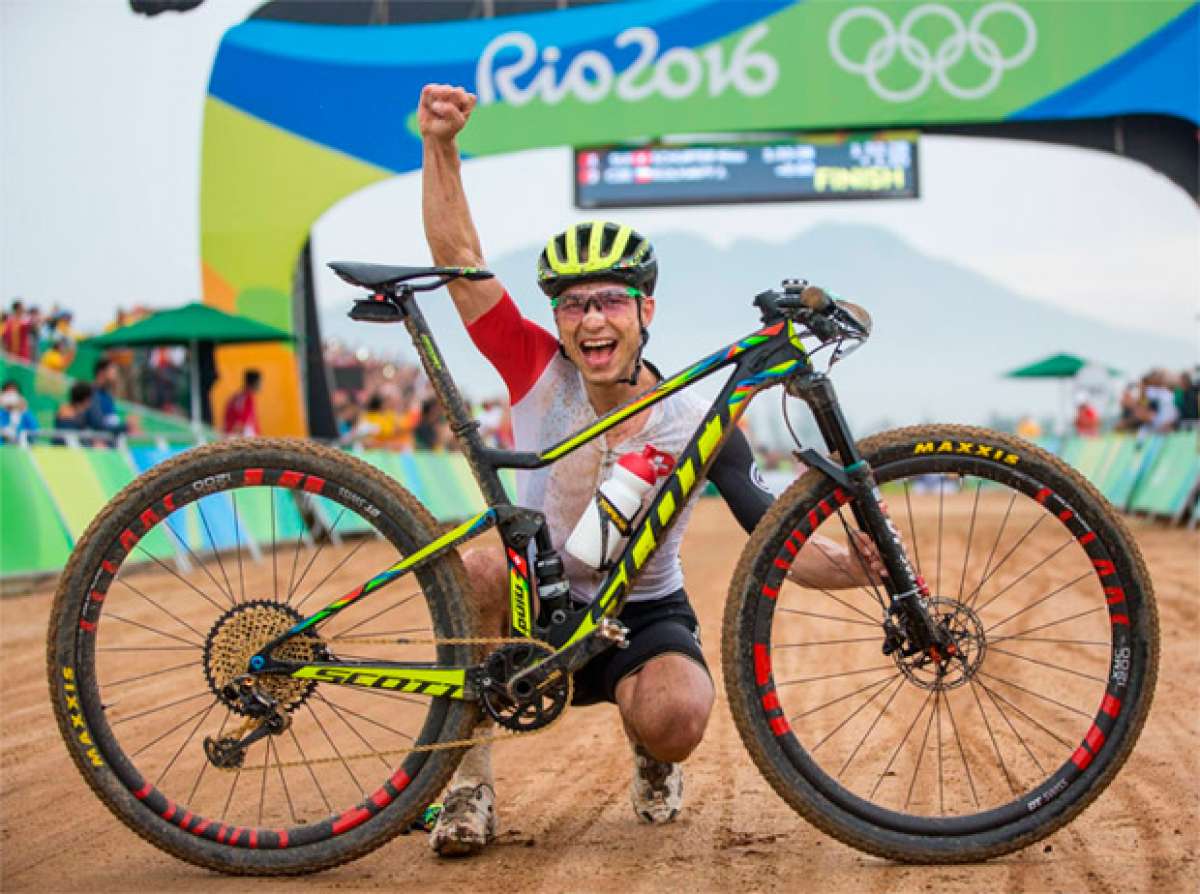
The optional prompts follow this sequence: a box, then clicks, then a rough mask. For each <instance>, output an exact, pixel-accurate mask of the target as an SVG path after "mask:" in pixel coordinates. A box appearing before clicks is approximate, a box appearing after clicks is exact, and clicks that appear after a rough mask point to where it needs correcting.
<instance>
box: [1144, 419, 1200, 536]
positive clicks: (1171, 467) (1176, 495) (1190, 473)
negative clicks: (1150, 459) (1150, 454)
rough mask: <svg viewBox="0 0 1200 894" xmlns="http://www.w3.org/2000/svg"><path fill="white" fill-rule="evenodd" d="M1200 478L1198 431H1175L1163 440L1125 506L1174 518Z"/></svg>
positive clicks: (1179, 513)
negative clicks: (1151, 464)
mask: <svg viewBox="0 0 1200 894" xmlns="http://www.w3.org/2000/svg"><path fill="white" fill-rule="evenodd" d="M1197 481H1200V434H1197V433H1196V432H1179V433H1177V434H1173V435H1167V436H1166V437H1165V438H1164V439H1163V446H1162V450H1160V451H1159V452H1158V456H1157V458H1156V459H1155V460H1154V465H1153V466H1152V467H1151V468H1150V469H1149V471H1148V472H1147V473H1146V475H1145V477H1144V478H1143V479H1142V481H1141V482H1140V483H1139V484H1138V486H1137V489H1136V490H1135V491H1134V494H1133V497H1132V499H1131V500H1130V502H1129V508H1130V509H1131V510H1133V511H1134V512H1148V513H1151V514H1154V515H1165V516H1168V517H1170V518H1176V517H1178V516H1180V515H1182V513H1183V510H1184V508H1185V506H1186V505H1187V499H1188V497H1190V496H1191V495H1192V490H1193V488H1195V487H1196V483H1197Z"/></svg>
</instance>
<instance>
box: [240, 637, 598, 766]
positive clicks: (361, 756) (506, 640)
mask: <svg viewBox="0 0 1200 894" xmlns="http://www.w3.org/2000/svg"><path fill="white" fill-rule="evenodd" d="M294 639H295V640H308V641H310V642H318V643H320V644H321V645H326V644H327V642H329V641H326V640H324V639H321V638H320V637H295V638H294ZM331 641H332V642H336V641H337V637H334V638H333V640H331ZM353 643H354V645H356V646H359V645H383V646H394V645H397V644H403V645H406V646H409V645H418V646H424V645H431V646H482V645H495V646H501V645H508V644H511V643H520V644H523V645H529V644H531V643H532V644H534V645H539V646H543V647H544V648H545V649H546V650H547V651H549V652H553V651H554V649H553V647H552V646H550V644H549V643H545V642H543V641H542V640H539V639H533V638H532V637H524V636H508V637H481V636H480V637H452V638H448V639H407V638H406V639H402V640H401V639H384V638H379V639H376V638H363V639H360V638H358V637H355V638H354V639H353ZM574 689H575V682H574V678H573V677H572V676H571V675H569V674H568V675H567V708H564V709H563V711H562V712H561V713H559V715H558V716H557V717H555V718H554V719H553V720H551V721H550V722H549V723H547V724H546V725H545V726H543V727H540V728H539V729H535V730H526V731H522V730H509V731H507V732H506V733H504V734H499V735H498V734H496V733H493V734H492V735H489V736H474V737H472V738H468V739H453V740H451V741H449V742H434V743H432V744H429V745H413V746H410V747H407V748H388V749H385V750H383V751H365V752H360V753H358V754H346V755H338V756H335V757H320V758H314V759H311V760H298V761H279V760H276V761H275V762H274V763H272V764H270V765H269V766H273V767H279V768H280V769H283V768H285V767H312V766H320V765H322V764H332V763H342V762H349V761H354V760H369V759H371V758H375V757H392V756H394V755H400V754H412V753H414V752H421V751H450V750H451V749H455V748H473V747H475V746H476V745H490V744H491V743H492V742H503V741H505V740H508V739H515V738H518V737H529V736H536V735H538V734H539V733H544V732H545V731H546V730H548V729H550V728H551V727H553V726H554V725H555V724H557V723H558V722H559V720H561V719H562V718H563V717H564V716H565V715H566V713H567V710H568V709H569V708H570V705H571V696H572V694H573V693H574ZM263 722H265V721H263V720H259V721H258V724H261V723H263ZM255 728H256V725H255V718H248V719H247V720H246V722H245V723H243V724H242V726H241V728H240V729H238V730H237V731H236V733H235V734H236V735H237V736H238V737H239V738H241V737H242V736H244V735H246V734H247V733H249V732H250V731H251V730H253V729H255ZM277 754H278V751H277ZM267 768H268V767H267V766H265V765H262V764H260V765H258V766H252V767H218V768H217V769H220V770H223V771H225V772H226V773H232V772H238V773H241V772H254V771H257V770H263V769H267Z"/></svg>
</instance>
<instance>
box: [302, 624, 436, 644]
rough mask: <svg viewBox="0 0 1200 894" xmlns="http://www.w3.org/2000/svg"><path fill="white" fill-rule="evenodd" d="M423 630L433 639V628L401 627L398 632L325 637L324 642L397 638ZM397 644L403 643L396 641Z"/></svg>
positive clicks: (388, 631) (384, 631) (383, 631)
mask: <svg viewBox="0 0 1200 894" xmlns="http://www.w3.org/2000/svg"><path fill="white" fill-rule="evenodd" d="M423 630H427V631H429V634H430V638H432V637H433V628H431V627H429V626H427V625H426V626H424V627H401V628H400V629H399V630H381V631H378V632H371V633H354V634H351V635H349V636H346V635H344V634H338V635H336V636H330V637H327V638H326V640H325V642H327V643H336V642H340V641H341V640H351V641H353V640H356V639H370V638H371V637H374V636H399V635H400V634H402V633H420V632H421V631H423ZM397 642H405V641H404V640H397Z"/></svg>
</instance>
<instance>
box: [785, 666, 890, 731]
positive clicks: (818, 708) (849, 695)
mask: <svg viewBox="0 0 1200 894" xmlns="http://www.w3.org/2000/svg"><path fill="white" fill-rule="evenodd" d="M898 676H900V674H899V673H898V672H897V673H895V674H892V676H890V677H880V678H879V679H878V680H875V681H873V682H871V683H868V684H867V685H866V686H860V687H859V688H858V689H854V690H851V691H850V692H847V693H846V694H845V695H839V696H837V697H836V698H832V699H830V700H829V701H827V702H822V703H821V704H819V705H817V706H816V707H815V708H809V709H808V710H807V711H802V712H800V713H799V714H797V715H795V716H794V717H790V718H788V723H790V724H795V723H796V721H797V720H802V719H804V718H805V717H809V716H811V715H813V714H816V713H817V712H818V711H821V710H824V709H825V708H828V707H830V706H831V705H836V704H838V703H839V702H844V701H845V700H846V699H848V698H854V696H856V695H858V694H859V693H860V692H866V691H867V690H868V689H871V688H872V687H874V686H878V685H879V684H880V683H891V682H892V681H894V680H895V679H896V678H897V677H898Z"/></svg>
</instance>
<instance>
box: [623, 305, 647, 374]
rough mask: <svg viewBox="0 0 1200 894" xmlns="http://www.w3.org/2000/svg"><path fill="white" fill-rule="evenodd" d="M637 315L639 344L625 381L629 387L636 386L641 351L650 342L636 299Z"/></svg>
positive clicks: (639, 369)
mask: <svg viewBox="0 0 1200 894" xmlns="http://www.w3.org/2000/svg"><path fill="white" fill-rule="evenodd" d="M637 315H638V331H639V332H640V333H641V343H640V344H639V345H638V349H637V353H636V354H635V355H634V356H633V369H632V370H631V371H630V373H629V378H628V379H626V380H625V381H626V382H628V383H629V384H630V385H636V384H637V381H638V374H639V373H641V371H642V351H644V350H646V342H648V341H650V332H649V330H647V329H646V326H645V324H643V323H642V299H641V298H638V299H637Z"/></svg>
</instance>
